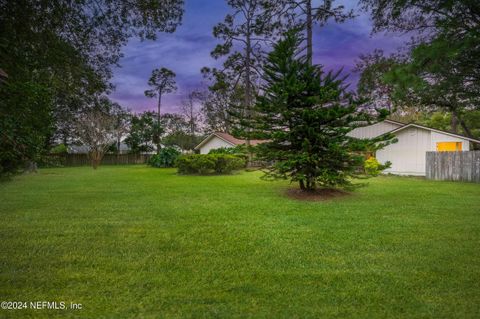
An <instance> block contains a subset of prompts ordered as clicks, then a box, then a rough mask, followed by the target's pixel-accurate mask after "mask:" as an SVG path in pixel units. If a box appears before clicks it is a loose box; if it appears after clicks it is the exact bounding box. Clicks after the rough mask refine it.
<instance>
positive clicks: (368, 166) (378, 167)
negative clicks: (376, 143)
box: [364, 156, 392, 176]
mask: <svg viewBox="0 0 480 319" xmlns="http://www.w3.org/2000/svg"><path fill="white" fill-rule="evenodd" d="M391 165H392V163H391V162H388V161H387V162H386V163H385V164H383V165H382V164H380V162H379V161H378V160H377V159H376V158H375V157H373V156H371V157H369V158H368V159H367V160H366V161H365V163H364V169H365V173H366V174H367V175H371V176H377V175H378V174H380V173H381V172H382V171H383V170H385V169H387V168H389V167H390V166H391Z"/></svg>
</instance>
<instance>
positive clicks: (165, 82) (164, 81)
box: [145, 68, 177, 154]
mask: <svg viewBox="0 0 480 319" xmlns="http://www.w3.org/2000/svg"><path fill="white" fill-rule="evenodd" d="M175 76H176V75H175V73H174V72H173V71H171V70H169V69H167V68H160V69H155V70H153V71H152V76H151V77H150V79H149V80H148V85H149V86H150V87H151V89H150V90H147V91H145V96H147V97H151V98H153V97H158V103H157V128H158V132H157V135H156V137H155V144H156V145H157V154H159V153H160V147H161V146H160V135H161V134H162V132H161V131H160V127H161V124H160V108H161V106H162V95H164V94H168V93H172V92H174V91H175V90H177V86H176V85H175Z"/></svg>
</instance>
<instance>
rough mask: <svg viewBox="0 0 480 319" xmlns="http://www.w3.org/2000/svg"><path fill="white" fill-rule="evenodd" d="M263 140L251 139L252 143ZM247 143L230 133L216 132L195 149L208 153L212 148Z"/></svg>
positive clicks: (255, 143)
mask: <svg viewBox="0 0 480 319" xmlns="http://www.w3.org/2000/svg"><path fill="white" fill-rule="evenodd" d="M262 142H263V141H261V140H251V141H250V145H257V144H259V143H262ZM245 143H246V141H245V140H241V139H238V138H235V137H233V136H232V135H230V134H228V133H223V132H214V133H212V134H210V135H209V136H207V137H206V138H205V139H204V140H203V141H201V142H200V144H198V145H197V146H195V150H196V151H199V152H200V154H208V152H210V150H212V149H216V148H221V147H235V146H237V145H242V144H245Z"/></svg>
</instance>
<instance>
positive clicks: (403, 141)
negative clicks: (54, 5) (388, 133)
mask: <svg viewBox="0 0 480 319" xmlns="http://www.w3.org/2000/svg"><path fill="white" fill-rule="evenodd" d="M395 136H396V138H397V139H398V142H397V143H394V144H391V145H388V146H386V147H385V148H384V149H382V150H379V151H377V153H376V158H377V159H378V161H379V162H381V163H385V162H386V161H390V162H392V166H391V168H389V169H387V170H385V173H392V174H399V175H418V176H425V167H426V162H425V159H426V152H428V151H436V145H437V142H462V149H463V150H468V149H469V141H467V140H464V139H461V138H458V137H453V136H450V135H447V134H442V133H438V132H433V131H430V130H428V129H423V128H418V127H409V128H406V129H404V130H401V131H398V132H396V133H395Z"/></svg>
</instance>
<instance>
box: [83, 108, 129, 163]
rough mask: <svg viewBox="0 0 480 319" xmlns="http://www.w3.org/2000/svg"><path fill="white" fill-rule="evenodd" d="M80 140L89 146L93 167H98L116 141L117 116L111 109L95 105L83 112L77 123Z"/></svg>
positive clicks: (117, 131) (120, 128) (121, 128)
mask: <svg viewBox="0 0 480 319" xmlns="http://www.w3.org/2000/svg"><path fill="white" fill-rule="evenodd" d="M75 128H76V133H77V137H78V139H79V141H80V142H81V143H82V144H83V145H85V146H86V147H87V148H88V157H89V159H90V161H91V163H92V167H93V169H97V167H98V166H99V165H100V162H101V161H102V158H103V155H104V154H105V152H106V151H107V150H108V148H109V147H110V146H111V145H112V144H113V143H115V142H116V139H117V136H118V135H119V134H121V133H120V132H119V130H122V131H123V130H124V129H125V127H123V126H119V125H118V120H117V117H116V116H115V115H114V114H112V113H111V110H106V109H102V108H99V107H94V108H92V109H89V110H87V111H85V112H83V113H81V114H80V115H79V116H78V118H77V120H76V124H75Z"/></svg>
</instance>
